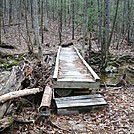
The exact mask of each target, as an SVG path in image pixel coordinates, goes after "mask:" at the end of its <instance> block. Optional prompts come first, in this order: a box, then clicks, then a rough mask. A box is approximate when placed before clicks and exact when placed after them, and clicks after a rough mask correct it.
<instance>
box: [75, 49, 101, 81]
mask: <svg viewBox="0 0 134 134" xmlns="http://www.w3.org/2000/svg"><path fill="white" fill-rule="evenodd" d="M75 50H76V52H77V54H78V56H79V57H80V59H81V60H82V62H83V64H84V65H85V66H86V67H87V68H88V69H89V71H90V72H91V74H92V75H93V77H94V78H95V80H100V78H99V76H98V75H97V74H96V73H95V72H94V70H93V69H92V68H91V67H90V66H89V65H88V64H87V62H86V61H85V60H84V58H83V57H82V56H81V55H80V53H79V52H78V50H77V48H75Z"/></svg>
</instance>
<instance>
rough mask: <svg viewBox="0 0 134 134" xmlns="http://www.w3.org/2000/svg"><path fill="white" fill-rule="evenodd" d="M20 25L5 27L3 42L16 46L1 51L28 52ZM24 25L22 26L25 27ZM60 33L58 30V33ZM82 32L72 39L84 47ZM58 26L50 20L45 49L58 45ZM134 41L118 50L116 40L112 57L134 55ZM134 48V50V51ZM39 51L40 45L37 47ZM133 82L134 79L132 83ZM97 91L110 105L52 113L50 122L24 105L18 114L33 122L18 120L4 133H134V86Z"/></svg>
mask: <svg viewBox="0 0 134 134" xmlns="http://www.w3.org/2000/svg"><path fill="white" fill-rule="evenodd" d="M16 29H17V26H13V27H12V28H10V29H7V30H6V32H7V33H6V34H5V36H4V37H3V42H4V43H7V44H9V45H13V46H15V47H16V49H4V48H0V52H3V53H10V54H19V53H26V52H27V46H26V43H25V39H24V38H22V37H21V38H22V42H21V44H19V40H18V33H17V30H16ZM22 29H23V28H22ZM68 29H69V28H64V29H63V37H62V39H63V42H66V41H67V42H68V40H71V34H70V33H71V31H70V30H68ZM56 33H57V34H56ZM81 37H82V36H81V33H80V32H78V31H76V33H75V40H73V43H74V44H75V46H76V47H77V48H79V49H81V48H82V41H81V40H80V38H81ZM58 44H59V41H58V26H57V25H56V24H51V25H50V28H48V32H45V33H44V43H43V45H42V48H43V50H44V51H54V52H55V51H56V50H57V47H58ZM133 45H134V44H132V45H128V44H127V43H125V42H124V43H122V44H120V45H119V49H118V50H116V49H115V46H116V42H115V44H114V43H113V45H112V47H111V48H110V52H111V54H112V55H113V57H116V58H119V57H121V56H123V55H130V56H131V57H134V49H133V48H132V47H133ZM92 49H93V50H94V51H97V46H96V45H93V46H92ZM132 50H133V51H132ZM35 51H37V49H35ZM133 66H134V65H133ZM132 84H134V83H132ZM96 93H101V94H102V95H103V96H104V98H105V100H106V101H107V103H108V105H107V106H105V107H104V109H103V110H100V111H92V112H89V113H81V114H78V115H57V114H52V115H51V117H50V121H51V122H50V123H48V122H46V119H44V117H42V118H41V119H40V118H39V115H38V112H37V109H38V107H39V106H38V105H36V106H35V107H23V108H22V109H21V112H20V113H19V114H18V118H21V119H28V120H34V122H33V123H24V122H23V123H22V122H20V123H18V122H14V123H13V125H12V126H11V127H10V128H8V129H7V130H6V131H3V132H1V133H3V134H17V133H22V134H45V133H46V134H65V133H68V134H69V133H70V134H118V133H119V134H134V86H132V85H129V86H128V85H126V86H122V87H107V88H100V89H98V90H97V91H96Z"/></svg>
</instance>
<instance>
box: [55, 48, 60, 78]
mask: <svg viewBox="0 0 134 134" xmlns="http://www.w3.org/2000/svg"><path fill="white" fill-rule="evenodd" d="M60 51H61V47H59V49H58V52H57V57H56V64H55V70H54V75H53V79H57V76H58V68H59V56H60Z"/></svg>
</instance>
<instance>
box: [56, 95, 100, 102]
mask: <svg viewBox="0 0 134 134" xmlns="http://www.w3.org/2000/svg"><path fill="white" fill-rule="evenodd" d="M102 97H103V96H102V95H101V94H91V95H81V96H70V97H61V98H55V100H56V101H67V100H69V101H70V100H79V99H93V98H102Z"/></svg>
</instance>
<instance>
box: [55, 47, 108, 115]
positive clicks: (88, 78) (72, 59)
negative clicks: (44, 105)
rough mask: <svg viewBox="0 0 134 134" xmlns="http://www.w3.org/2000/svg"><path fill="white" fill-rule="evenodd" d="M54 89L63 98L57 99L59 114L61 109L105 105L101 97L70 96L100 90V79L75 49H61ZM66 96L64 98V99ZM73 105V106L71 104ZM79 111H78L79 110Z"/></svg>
mask: <svg viewBox="0 0 134 134" xmlns="http://www.w3.org/2000/svg"><path fill="white" fill-rule="evenodd" d="M53 79H54V89H55V92H56V93H57V94H58V95H59V96H61V97H60V98H55V102H56V105H57V109H58V112H59V113H60V111H61V109H62V110H63V109H64V110H65V108H67V109H70V108H71V110H72V109H75V110H74V111H76V107H77V109H79V108H80V107H90V106H96V105H97V106H100V105H105V104H106V101H105V100H104V99H103V97H102V96H101V95H89V94H88V95H86V96H85V95H81V96H70V97H65V96H68V95H69V94H71V92H72V91H76V90H79V91H82V90H85V89H86V90H89V89H94V88H96V89H98V88H99V85H100V78H99V76H98V75H97V74H96V73H95V72H94V70H93V69H92V68H91V67H90V66H89V65H88V64H87V62H86V61H85V60H84V59H83V57H82V56H81V54H80V53H79V51H78V49H76V48H75V47H73V46H71V47H59V49H58V52H57V58H56V64H55V70H54V75H53ZM63 96H64V97H63ZM70 103H71V104H70ZM77 111H78V110H77Z"/></svg>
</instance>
